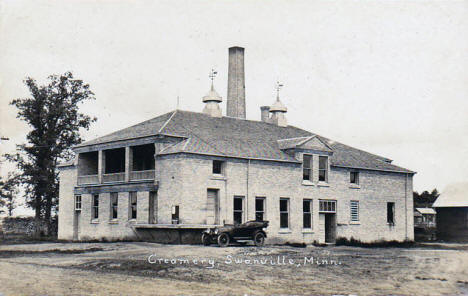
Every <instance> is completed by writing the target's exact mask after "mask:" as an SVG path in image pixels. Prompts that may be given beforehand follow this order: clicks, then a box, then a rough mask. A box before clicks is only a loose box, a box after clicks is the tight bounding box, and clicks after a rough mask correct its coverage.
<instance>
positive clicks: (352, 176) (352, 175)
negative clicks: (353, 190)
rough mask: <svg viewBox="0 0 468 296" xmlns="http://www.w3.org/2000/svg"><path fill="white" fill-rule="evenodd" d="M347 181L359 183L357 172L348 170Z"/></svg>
mask: <svg viewBox="0 0 468 296" xmlns="http://www.w3.org/2000/svg"><path fill="white" fill-rule="evenodd" d="M349 183H351V184H356V185H358V184H359V172H350V173H349Z"/></svg>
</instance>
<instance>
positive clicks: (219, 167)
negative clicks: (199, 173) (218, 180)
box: [213, 160, 224, 175]
mask: <svg viewBox="0 0 468 296" xmlns="http://www.w3.org/2000/svg"><path fill="white" fill-rule="evenodd" d="M223 164H224V161H220V160H213V175H222V174H223Z"/></svg>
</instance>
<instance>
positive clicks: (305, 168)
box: [302, 154, 312, 181]
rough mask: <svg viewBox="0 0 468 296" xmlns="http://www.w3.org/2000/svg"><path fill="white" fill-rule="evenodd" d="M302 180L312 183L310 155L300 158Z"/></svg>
mask: <svg viewBox="0 0 468 296" xmlns="http://www.w3.org/2000/svg"><path fill="white" fill-rule="evenodd" d="M302 180H307V181H312V155H310V154H304V155H303V158H302Z"/></svg>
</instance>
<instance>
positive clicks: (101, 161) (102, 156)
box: [98, 150, 106, 184]
mask: <svg viewBox="0 0 468 296" xmlns="http://www.w3.org/2000/svg"><path fill="white" fill-rule="evenodd" d="M105 172H106V153H105V152H104V151H103V150H99V151H98V180H99V183H100V184H101V183H102V175H104V173H105Z"/></svg>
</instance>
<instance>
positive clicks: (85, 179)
mask: <svg viewBox="0 0 468 296" xmlns="http://www.w3.org/2000/svg"><path fill="white" fill-rule="evenodd" d="M97 183H99V177H98V175H85V176H78V185H85V184H97Z"/></svg>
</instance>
